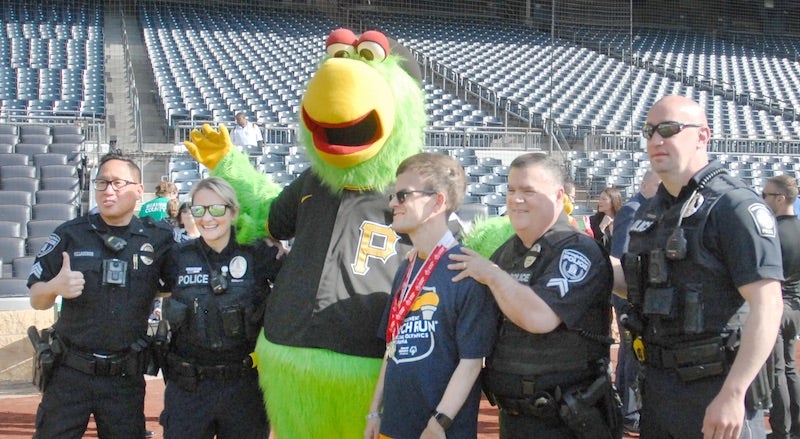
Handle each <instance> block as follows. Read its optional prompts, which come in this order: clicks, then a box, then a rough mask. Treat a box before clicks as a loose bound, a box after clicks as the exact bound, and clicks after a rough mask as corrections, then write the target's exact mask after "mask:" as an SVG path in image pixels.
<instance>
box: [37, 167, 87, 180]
mask: <svg viewBox="0 0 800 439" xmlns="http://www.w3.org/2000/svg"><path fill="white" fill-rule="evenodd" d="M40 171H41V178H42V179H45V178H55V177H78V168H76V167H75V166H73V165H47V166H42V167H41V169H40Z"/></svg>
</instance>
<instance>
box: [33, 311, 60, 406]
mask: <svg viewBox="0 0 800 439" xmlns="http://www.w3.org/2000/svg"><path fill="white" fill-rule="evenodd" d="M28 339H30V341H31V344H32V345H33V349H34V351H35V354H34V355H35V356H34V358H33V385H34V386H36V387H37V388H38V389H39V391H40V392H44V391H45V389H46V388H47V384H49V382H50V379H51V378H52V377H53V372H54V371H55V368H56V355H55V354H54V353H53V350H52V349H51V348H50V332H49V331H48V330H47V329H45V330H44V331H42V334H41V335H40V334H39V330H38V329H36V327H35V326H31V327H29V328H28Z"/></svg>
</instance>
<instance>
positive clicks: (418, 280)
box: [386, 231, 455, 343]
mask: <svg viewBox="0 0 800 439" xmlns="http://www.w3.org/2000/svg"><path fill="white" fill-rule="evenodd" d="M448 238H449V239H448ZM453 244H455V238H454V237H453V235H452V233H450V232H449V231H448V233H447V234H445V236H444V237H442V239H441V240H440V241H439V244H437V245H436V247H435V248H434V249H433V252H432V253H431V254H430V256H428V259H426V260H425V263H424V264H422V267H421V268H420V269H419V272H418V273H417V275H416V276H415V277H414V281H413V282H412V283H411V285H409V280H410V278H411V272H412V271H413V269H414V261H415V260H416V259H417V252H416V251H415V252H414V253H413V254H412V255H411V258H410V259H411V261H410V262H409V263H408V269H406V274H405V276H404V277H403V281H402V282H401V283H400V287H399V288H398V290H397V292H396V293H395V298H394V300H393V301H392V308H391V309H390V311H389V324H388V325H387V326H386V343H390V342H391V341H392V340H394V338H395V337H396V336H397V334H398V333H399V332H400V325H401V324H402V323H403V320H405V318H406V315H407V314H408V311H409V310H411V305H412V304H413V303H414V301H415V300H417V297H418V296H419V293H420V291H422V287H423V286H425V283H426V282H427V281H428V279H429V278H430V277H431V274H432V273H433V269H434V268H436V264H438V263H439V260H440V259H441V258H442V256H443V255H444V254H445V252H446V251H447V249H449V248H450V247H452V245H453ZM403 291H405V295H401V292H403Z"/></svg>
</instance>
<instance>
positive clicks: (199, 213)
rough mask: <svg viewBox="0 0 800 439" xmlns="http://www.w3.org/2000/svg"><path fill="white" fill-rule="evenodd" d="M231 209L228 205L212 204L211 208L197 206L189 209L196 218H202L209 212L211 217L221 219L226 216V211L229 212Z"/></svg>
mask: <svg viewBox="0 0 800 439" xmlns="http://www.w3.org/2000/svg"><path fill="white" fill-rule="evenodd" d="M229 207H231V206H228V205H227V204H212V205H210V206H203V205H200V204H195V205H192V206H191V207H189V211H190V212H192V216H193V217H195V218H202V217H203V215H205V214H206V210H208V213H210V214H211V216H213V217H220V216H223V215H225V211H226V210H228V208H229Z"/></svg>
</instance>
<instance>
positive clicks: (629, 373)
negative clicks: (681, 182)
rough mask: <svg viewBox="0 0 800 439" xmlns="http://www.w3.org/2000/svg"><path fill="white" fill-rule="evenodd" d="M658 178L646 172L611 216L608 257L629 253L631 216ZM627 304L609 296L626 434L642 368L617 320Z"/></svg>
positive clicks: (632, 423) (634, 414) (635, 414)
mask: <svg viewBox="0 0 800 439" xmlns="http://www.w3.org/2000/svg"><path fill="white" fill-rule="evenodd" d="M659 184H661V177H659V176H658V174H656V173H655V172H654V171H652V170H648V171H647V172H645V173H644V175H643V176H642V182H641V183H640V185H639V192H638V193H637V194H636V195H634V196H633V197H631V199H630V200H628V202H627V203H625V204H623V205H622V208H621V209H620V210H619V212H617V214H616V215H615V216H614V234H613V235H612V237H611V256H613V257H615V258H618V259H619V258H622V255H623V254H624V253H625V252H626V251H628V230H629V229H630V227H631V223H632V222H633V216H634V215H635V214H636V211H637V210H639V208H640V207H641V206H644V205H645V204H646V203H647V200H648V199H650V198H652V197H653V195H655V194H656V191H657V190H658V185H659ZM627 303H628V301H627V300H625V299H623V298H621V297H619V296H617V295H616V294H614V295H612V296H611V304H612V305H613V306H614V311H615V312H616V320H617V329H618V331H619V336H620V340H619V350H618V351H617V369H616V371H615V374H616V378H617V379H616V381H615V383H616V387H617V393H619V397H620V399H621V400H622V415H623V417H624V424H623V425H624V429H625V432H626V433H628V434H637V433H639V405H640V404H639V402H640V401H639V397H638V396H637V395H638V389H637V387H638V385H637V382H638V378H639V373H640V371H641V366H640V365H639V361H638V360H637V359H636V356H634V355H633V346H632V342H633V340H632V339H631V333H630V331H628V330H627V329H626V328H625V327H624V326H623V325H622V324H621V323H620V316H621V315H623V314H625V313H626V312H627V307H626V305H627Z"/></svg>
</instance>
